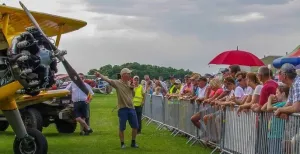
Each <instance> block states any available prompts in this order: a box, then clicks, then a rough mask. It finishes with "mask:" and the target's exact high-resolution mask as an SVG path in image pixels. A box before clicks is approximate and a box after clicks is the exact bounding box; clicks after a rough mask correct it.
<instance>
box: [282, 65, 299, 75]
mask: <svg viewBox="0 0 300 154" xmlns="http://www.w3.org/2000/svg"><path fill="white" fill-rule="evenodd" d="M280 70H281V72H282V73H287V74H296V68H295V66H294V65H292V64H289V63H285V64H283V65H282V66H281V68H280Z"/></svg>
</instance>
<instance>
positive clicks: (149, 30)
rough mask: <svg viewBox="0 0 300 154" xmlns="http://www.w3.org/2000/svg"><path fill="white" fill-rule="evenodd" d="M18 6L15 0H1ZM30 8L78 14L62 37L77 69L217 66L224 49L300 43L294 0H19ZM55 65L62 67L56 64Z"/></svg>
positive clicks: (299, 0)
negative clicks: (74, 27)
mask: <svg viewBox="0 0 300 154" xmlns="http://www.w3.org/2000/svg"><path fill="white" fill-rule="evenodd" d="M0 2H1V3H2V2H4V3H6V5H9V6H16V7H20V6H19V4H18V1H16V0H14V1H12V0H4V1H3V0H2V1H0ZM22 2H23V3H24V4H25V5H26V6H27V7H28V8H29V9H30V10H34V11H42V12H46V13H51V14H56V15H61V16H66V17H71V18H77V19H81V20H84V21H86V22H87V23H88V24H87V26H86V27H84V28H82V29H81V30H78V31H76V32H73V33H70V34H66V35H63V36H62V40H61V44H60V48H61V49H67V50H68V55H67V56H66V58H67V59H68V60H69V62H70V63H71V64H72V65H73V66H74V68H75V69H76V70H77V71H78V72H84V73H86V72H87V71H88V70H89V69H92V68H99V67H101V66H103V65H106V64H112V65H115V64H118V65H120V64H123V63H126V62H135V61H136V62H139V63H143V64H153V65H160V66H167V67H168V66H171V67H175V68H184V69H190V70H192V71H195V72H199V73H206V72H215V71H216V69H217V68H218V66H215V65H211V66H210V67H209V66H208V62H209V61H210V60H211V59H212V58H214V57H215V56H216V55H217V54H219V53H221V52H222V51H225V50H230V49H236V46H237V45H238V46H239V49H241V50H246V51H249V52H252V53H253V54H255V55H257V56H258V57H259V58H262V57H263V56H264V55H284V54H285V52H291V51H292V50H293V49H294V48H295V47H296V46H297V45H298V44H299V42H300V20H299V19H300V18H299V14H300V0H42V1H41V0H23V1H22ZM60 72H65V70H64V69H63V67H61V66H60Z"/></svg>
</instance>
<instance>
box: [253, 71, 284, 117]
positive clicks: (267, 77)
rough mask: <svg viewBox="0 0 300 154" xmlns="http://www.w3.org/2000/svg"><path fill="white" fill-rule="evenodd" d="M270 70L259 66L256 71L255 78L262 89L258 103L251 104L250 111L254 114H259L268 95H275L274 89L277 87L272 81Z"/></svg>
mask: <svg viewBox="0 0 300 154" xmlns="http://www.w3.org/2000/svg"><path fill="white" fill-rule="evenodd" d="M272 76H273V73H272V70H270V69H269V68H268V67H267V66H261V67H260V68H259V69H258V73H257V77H258V79H259V80H260V82H261V83H262V84H263V87H262V89H261V92H260V96H259V103H258V104H253V105H252V106H251V109H252V110H253V111H254V112H260V111H261V107H262V106H263V105H264V104H266V103H267V102H268V98H269V96H270V95H275V94H276V89H277V87H278V84H277V82H275V81H274V80H272Z"/></svg>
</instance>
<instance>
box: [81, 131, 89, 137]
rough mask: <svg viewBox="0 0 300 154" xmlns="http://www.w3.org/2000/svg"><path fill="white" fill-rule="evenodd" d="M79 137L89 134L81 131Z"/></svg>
mask: <svg viewBox="0 0 300 154" xmlns="http://www.w3.org/2000/svg"><path fill="white" fill-rule="evenodd" d="M80 135H81V136H86V135H89V134H88V133H87V132H85V131H81V132H80Z"/></svg>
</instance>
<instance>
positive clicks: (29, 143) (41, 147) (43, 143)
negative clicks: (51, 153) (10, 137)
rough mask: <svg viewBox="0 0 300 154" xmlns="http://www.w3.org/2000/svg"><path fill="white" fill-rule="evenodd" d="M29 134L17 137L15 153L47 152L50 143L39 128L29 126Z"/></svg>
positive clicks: (42, 153)
mask: <svg viewBox="0 0 300 154" xmlns="http://www.w3.org/2000/svg"><path fill="white" fill-rule="evenodd" d="M26 130H27V133H28V135H27V136H26V137H24V138H22V139H19V138H17V137H16V138H15V141H14V146H13V149H14V153H15V154H47V151H48V143H47V140H46V138H45V136H44V135H43V134H42V133H41V132H40V131H38V130H36V129H32V128H27V129H26Z"/></svg>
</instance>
